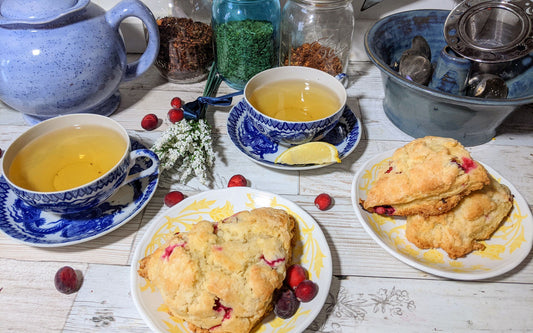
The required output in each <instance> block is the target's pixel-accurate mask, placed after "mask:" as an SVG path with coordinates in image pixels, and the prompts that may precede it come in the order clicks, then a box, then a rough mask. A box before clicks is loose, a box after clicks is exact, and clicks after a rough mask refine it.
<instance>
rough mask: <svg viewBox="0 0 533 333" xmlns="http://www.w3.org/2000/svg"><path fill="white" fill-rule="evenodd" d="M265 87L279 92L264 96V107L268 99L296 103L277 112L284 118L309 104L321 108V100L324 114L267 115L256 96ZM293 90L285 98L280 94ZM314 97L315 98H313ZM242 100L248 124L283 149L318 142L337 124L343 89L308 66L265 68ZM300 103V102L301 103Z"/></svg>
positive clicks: (341, 107)
mask: <svg viewBox="0 0 533 333" xmlns="http://www.w3.org/2000/svg"><path fill="white" fill-rule="evenodd" d="M289 81H292V82H297V84H294V85H290V84H288V83H287V82H289ZM265 87H271V88H272V87H274V88H273V89H280V91H274V92H273V93H272V91H271V92H270V93H269V95H268V96H269V97H267V98H263V101H265V103H267V104H269V103H270V102H269V99H270V98H271V96H272V97H273V98H275V99H279V100H282V99H283V98H285V99H292V100H298V101H299V102H298V104H297V106H296V107H293V106H294V105H293V106H290V107H287V110H281V111H282V112H283V113H284V114H285V115H288V114H290V113H292V114H294V113H296V112H300V110H299V109H302V108H308V107H309V105H310V104H312V105H311V106H313V105H314V106H316V105H321V104H320V103H323V102H324V100H327V101H328V102H326V103H325V104H323V105H321V106H320V108H322V107H324V109H328V111H327V112H324V113H323V114H318V115H319V116H318V117H314V118H312V119H310V120H309V119H305V118H303V117H300V116H298V117H295V119H290V115H289V116H287V117H286V118H284V117H281V116H278V114H277V113H276V114H275V115H274V114H273V113H271V112H270V111H268V112H267V110H266V108H265V107H264V105H265V104H264V103H263V104H261V102H260V101H258V97H257V96H258V95H261V94H267V93H265V90H267V89H268V88H265ZM296 87H298V88H296ZM302 87H303V88H302ZM309 87H311V88H309ZM313 87H321V88H320V89H318V88H313ZM263 88H264V89H263ZM293 89H294V90H295V93H291V94H287V95H285V94H284V93H283V92H282V90H293ZM308 89H309V90H308ZM310 92H311V93H310ZM310 94H315V96H311V99H313V101H312V102H307V101H305V100H306V99H308V98H309V96H310ZM263 96H267V95H263ZM317 96H319V98H316V97H317ZM244 99H245V101H246V104H247V105H246V106H247V108H248V110H247V113H248V114H249V116H250V119H251V121H252V125H253V126H254V127H255V128H256V129H257V130H258V131H259V132H260V133H261V134H263V135H265V136H267V137H268V138H270V139H271V140H272V141H273V142H276V143H279V144H282V145H285V146H294V145H299V144H303V143H306V142H310V141H316V140H320V139H322V138H323V137H324V136H325V135H326V134H327V133H328V132H329V131H331V130H332V129H333V128H334V127H335V125H337V123H338V121H339V119H340V117H341V115H342V112H343V110H344V107H345V105H346V89H345V88H344V86H343V84H342V83H341V82H340V81H339V80H338V79H337V78H336V77H333V76H331V75H329V74H328V73H326V72H323V71H320V70H317V69H314V68H310V67H301V66H283V67H276V68H272V69H267V70H265V71H262V72H260V73H258V74H256V75H255V76H254V77H252V78H251V79H250V80H249V81H248V83H247V84H246V86H245V88H244ZM300 102H303V104H302V103H300ZM276 103H277V105H283V104H284V103H282V102H279V103H278V102H276ZM269 108H270V109H274V108H275V107H272V106H269ZM281 108H283V107H281ZM289 108H290V111H289ZM296 109H298V110H296ZM278 111H279V107H278ZM269 112H270V113H269ZM267 113H268V114H267ZM288 119H289V120H288Z"/></svg>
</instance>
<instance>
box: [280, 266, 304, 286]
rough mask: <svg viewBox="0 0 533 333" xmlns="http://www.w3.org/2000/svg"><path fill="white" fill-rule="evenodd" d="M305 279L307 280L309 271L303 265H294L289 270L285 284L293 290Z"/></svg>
mask: <svg viewBox="0 0 533 333" xmlns="http://www.w3.org/2000/svg"><path fill="white" fill-rule="evenodd" d="M305 279H307V271H306V270H305V268H303V267H302V266H301V265H298V264H294V265H291V266H289V268H287V275H286V276H285V283H286V284H287V285H288V286H289V287H291V288H292V289H293V290H294V288H296V286H297V285H299V284H300V282H302V281H303V280H305Z"/></svg>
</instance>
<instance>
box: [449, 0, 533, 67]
mask: <svg viewBox="0 0 533 333" xmlns="http://www.w3.org/2000/svg"><path fill="white" fill-rule="evenodd" d="M532 7H533V4H532V2H531V1H529V0H513V1H511V0H507V1H505V0H501V1H491V0H489V1H487V0H466V1H463V2H462V3H460V4H459V5H458V6H457V7H455V8H454V9H453V10H452V11H451V12H450V14H449V15H448V18H447V19H446V22H445V24H444V38H445V39H446V42H447V43H448V45H449V46H450V47H451V48H452V50H454V51H455V52H457V53H458V54H460V55H462V56H463V57H465V58H468V59H470V60H473V61H477V62H487V63H498V62H506V61H511V60H515V59H518V58H521V57H523V56H525V55H527V54H528V53H529V52H531V50H532V49H533V27H532V25H533V24H532V15H533V13H532V11H533V8H532Z"/></svg>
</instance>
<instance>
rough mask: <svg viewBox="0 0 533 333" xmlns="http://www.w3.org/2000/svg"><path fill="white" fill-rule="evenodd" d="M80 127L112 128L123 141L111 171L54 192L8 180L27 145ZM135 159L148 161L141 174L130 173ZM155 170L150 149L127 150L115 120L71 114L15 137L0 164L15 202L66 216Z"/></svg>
mask: <svg viewBox="0 0 533 333" xmlns="http://www.w3.org/2000/svg"><path fill="white" fill-rule="evenodd" d="M84 125H97V126H103V127H106V128H109V129H112V130H113V131H115V132H117V133H118V134H119V135H120V137H121V138H122V140H124V143H125V146H126V149H125V150H124V152H123V155H122V158H121V159H120V160H119V162H118V163H117V164H115V166H114V167H113V168H111V170H109V171H108V172H106V173H105V174H103V175H102V176H100V177H99V178H97V179H95V180H93V181H91V182H89V183H86V184H84V185H81V186H78V187H75V188H72V189H68V190H63V191H54V192H38V191H33V190H29V189H27V188H24V187H21V186H18V185H17V184H15V183H13V182H12V181H11V180H10V179H9V176H8V175H9V169H10V167H11V164H12V163H13V160H14V158H15V156H16V155H17V153H18V152H20V151H21V150H22V149H23V148H24V147H25V146H26V145H28V144H29V143H30V142H32V141H33V140H35V139H37V138H39V137H42V136H43V135H47V134H49V133H52V132H56V131H58V130H61V129H65V128H70V127H78V126H84ZM65 140H69V138H65ZM137 158H147V159H149V160H151V166H150V167H149V168H147V169H146V170H143V171H141V172H137V173H133V174H130V169H131V168H132V167H133V166H134V165H135V160H136V159H137ZM147 161H148V160H147ZM158 167H159V159H158V157H157V155H156V154H155V153H154V152H152V151H151V150H148V149H137V150H133V151H132V150H131V143H130V139H129V136H128V134H127V132H126V130H125V129H124V127H122V126H121V125H120V124H119V123H117V122H116V121H114V120H112V119H110V118H108V117H104V116H101V115H94V114H72V115H65V116H58V117H56V118H52V119H48V120H45V121H43V122H41V123H39V124H37V125H35V126H33V127H31V128H30V129H29V130H27V131H26V132H24V133H23V134H22V135H21V136H19V137H18V138H17V139H16V140H15V141H13V143H12V144H11V145H10V146H9V148H8V149H7V150H6V152H5V154H4V157H3V160H2V164H1V171H2V174H3V175H4V178H5V180H6V183H7V184H8V186H9V188H10V189H11V191H13V193H15V195H16V196H17V198H18V199H20V200H22V201H24V202H25V203H27V204H28V205H30V206H33V207H35V208H37V209H40V210H43V211H51V212H54V213H60V214H70V213H77V212H81V211H84V210H88V209H90V208H93V207H95V206H97V205H99V204H100V203H102V202H104V201H106V200H107V199H108V198H109V197H110V196H111V195H112V194H113V193H115V192H116V190H117V189H118V188H119V187H121V186H122V185H125V184H127V183H130V182H132V181H134V180H137V179H139V178H141V177H145V176H149V175H151V174H153V173H154V172H155V171H157V169H158Z"/></svg>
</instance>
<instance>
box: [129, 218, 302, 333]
mask: <svg viewBox="0 0 533 333" xmlns="http://www.w3.org/2000/svg"><path fill="white" fill-rule="evenodd" d="M295 223H296V222H295V220H294V218H293V217H292V216H291V215H289V214H288V213H287V212H285V211H284V210H279V209H273V208H258V209H254V210H252V211H243V212H240V213H237V214H235V215H233V216H231V217H229V218H226V219H224V220H222V221H220V222H218V223H212V222H208V221H201V222H198V223H197V224H195V225H193V227H192V228H191V229H190V230H189V231H188V232H183V233H177V234H175V235H174V236H173V237H172V238H171V239H170V240H169V241H168V242H167V244H165V246H163V247H161V248H159V249H157V250H156V251H155V252H154V253H152V254H151V255H149V256H147V257H145V258H143V259H141V260H140V266H139V270H138V273H139V275H140V276H142V277H144V278H146V279H148V280H149V281H151V282H152V283H153V284H154V285H155V286H156V287H157V288H158V289H159V291H160V292H161V295H162V296H163V300H164V302H165V304H166V305H167V306H168V309H169V314H170V315H172V316H175V317H178V318H181V319H183V320H185V321H187V323H188V325H189V327H190V328H191V330H193V331H194V332H214V333H216V332H232V333H238V332H249V331H250V330H251V329H252V328H253V327H254V326H255V325H256V324H257V323H258V322H259V321H260V320H261V319H262V318H263V317H264V316H265V315H266V314H268V312H270V311H271V310H272V296H273V293H274V291H275V290H276V289H278V288H280V287H281V286H282V283H283V280H284V278H285V272H286V268H287V267H288V265H289V264H290V262H291V256H292V245H293V244H292V242H293V235H294V232H295Z"/></svg>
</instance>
